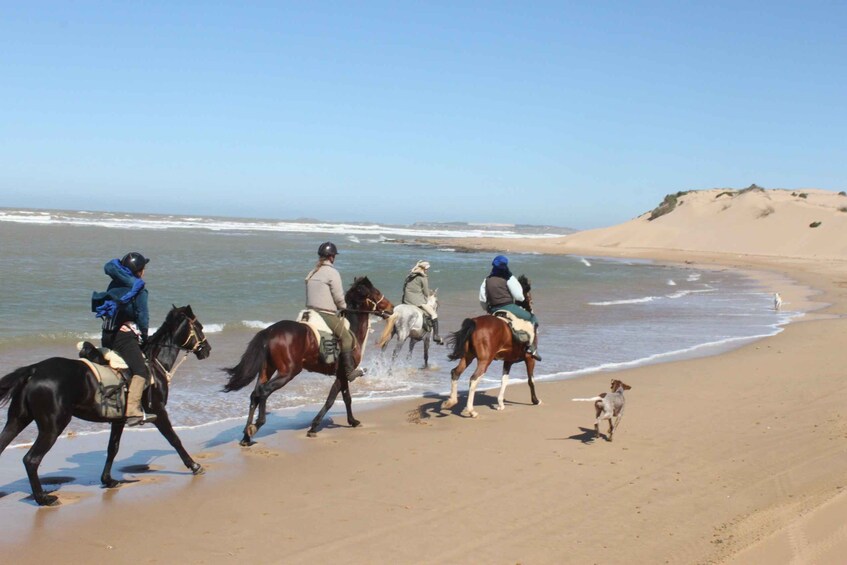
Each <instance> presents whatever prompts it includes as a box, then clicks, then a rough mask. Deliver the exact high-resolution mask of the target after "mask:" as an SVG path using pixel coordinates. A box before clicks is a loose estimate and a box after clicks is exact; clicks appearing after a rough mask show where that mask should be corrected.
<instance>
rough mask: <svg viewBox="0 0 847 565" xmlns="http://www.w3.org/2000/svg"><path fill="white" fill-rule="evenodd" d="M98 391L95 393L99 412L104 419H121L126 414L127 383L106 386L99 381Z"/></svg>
mask: <svg viewBox="0 0 847 565" xmlns="http://www.w3.org/2000/svg"><path fill="white" fill-rule="evenodd" d="M97 384H98V390H97V391H96V392H95V393H94V401H95V403H96V405H97V410H98V412H99V414H100V416H102V417H103V418H108V419H110V420H112V419H120V418H123V417H124V415H125V414H126V395H127V387H126V383H125V382H122V383H119V384H116V385H104V384H103V383H102V382H99V381H98V383H97Z"/></svg>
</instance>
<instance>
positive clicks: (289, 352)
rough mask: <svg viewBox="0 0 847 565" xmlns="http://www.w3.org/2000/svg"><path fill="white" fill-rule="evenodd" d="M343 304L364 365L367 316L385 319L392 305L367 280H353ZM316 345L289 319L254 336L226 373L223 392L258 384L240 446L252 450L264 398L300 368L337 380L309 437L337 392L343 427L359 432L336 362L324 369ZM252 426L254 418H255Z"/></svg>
mask: <svg viewBox="0 0 847 565" xmlns="http://www.w3.org/2000/svg"><path fill="white" fill-rule="evenodd" d="M344 299H345V301H346V302H347V309H346V310H345V311H344V315H345V317H346V318H347V319H348V320H349V321H350V329H351V330H352V332H353V335H355V336H356V344H355V346H354V348H353V358H354V360H355V362H356V364H358V363H359V362H360V361H361V360H362V354H363V352H364V344H365V340H366V339H367V337H368V328H369V326H370V315H371V314H376V315H377V316H382V317H387V316H389V315H390V314H391V313H392V312H393V310H394V305H392V304H391V302H390V301H389V300H388V299H387V298H385V295H383V294H382V293H381V292H380V291H379V290H378V289H377V288H376V287H374V286H373V285H372V284H371V282H370V281H369V280H368V278H367V277H360V278H357V279H356V280H355V281H354V282H353V285H352V286H351V287H350V290H348V291H347V293H346V294H345V295H344ZM318 345H319V344H318V340H317V338H316V337H315V334H314V332H313V331H312V329H311V328H309V327H308V326H307V325H306V324H304V323H301V322H295V321H292V320H282V321H281V322H277V323H275V324H273V325H271V326H268V327H267V328H265V329H263V330H262V331H260V332H258V333H257V334H256V335H255V336H254V337H253V339H251V340H250V343H249V344H248V345H247V349H246V350H245V351H244V354H243V355H242V356H241V361H239V363H238V365H236V366H235V367H231V368H228V369H224V371H225V372H226V373H227V374H229V376H230V378H229V381H228V382H227V383H226V385H224V392H231V391H234V390H239V389H242V388H244V387H245V386H247V385H248V384H250V383H251V382H253V380H254V379H255V380H256V386H255V388H254V389H253V392H252V393H251V394H250V412H249V414H248V416H247V425H246V426H245V427H244V437H243V438H242V439H241V442H240V444H241V445H245V446H247V445H252V444H253V443H255V442H253V440H252V438H253V436H255V435H256V432H258V431H259V428H261V427H262V426H263V425H264V424H265V421H266V416H265V415H266V405H267V401H268V397H269V396H270V395H271V393H273V392H274V391H275V390H277V389H280V388H282V387H283V386H285V385H286V384H288V383H289V382H290V381H291V379H293V378H294V377H296V376H297V375H298V374H300V372H301V371H302V370H303V369H306V370H307V371H311V372H313V373H323V374H324V375H335V382H334V383H333V384H332V388H330V390H329V395H328V396H327V398H326V403H325V404H324V407H323V408H322V409H321V411H320V412H318V415H317V416H315V419H314V420H312V425H311V427H310V428H309V432H308V434H307V435H308V436H309V437H315V436H316V435H317V430H318V425H319V424H320V422H321V420H322V419H323V417H324V415H325V414H326V413H327V411H329V409H330V408H331V407H332V405H333V404H334V403H335V399H336V398H337V397H338V393H339V391H340V392H341V396H342V397H343V398H344V404H345V406H346V407H347V422H348V423H349V424H350V426H351V427H354V428H355V427H358V426H359V425H360V424H361V422H359V421H358V420H357V419H356V418H354V417H353V410H352V406H351V403H352V399H351V398H350V387H349V383H348V382H347V379H346V378H345V376H344V374H343V370H342V368H341V366H340V365H341V364H340V363H338V362H335V363H332V364H327V363H324V362H323V361H322V360H321V358H320V352H319V350H318ZM256 408H258V409H259V412H258V414H257V415H256V421H255V422H253V415H254V414H255V413H256Z"/></svg>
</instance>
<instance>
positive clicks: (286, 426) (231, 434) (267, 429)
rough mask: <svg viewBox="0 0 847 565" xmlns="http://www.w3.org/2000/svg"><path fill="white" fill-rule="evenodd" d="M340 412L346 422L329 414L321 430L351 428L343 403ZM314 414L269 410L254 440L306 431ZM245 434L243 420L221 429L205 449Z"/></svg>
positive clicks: (235, 440)
mask: <svg viewBox="0 0 847 565" xmlns="http://www.w3.org/2000/svg"><path fill="white" fill-rule="evenodd" d="M339 410H340V411H339V413H338V414H335V415H337V416H339V418H340V421H342V422H344V423H343V424H337V423H336V422H335V420H334V419H333V415H331V414H328V415H326V416H324V419H323V420H322V421H321V425H320V428H319V430H331V429H334V428H349V427H350V426H349V425H348V424H347V414H346V412H344V411H343V405H342V407H341V408H340V409H339ZM313 418H314V415H310V414H306V413H303V414H295V415H293V416H281V415H277V414H274V413H273V412H268V414H267V416H266V420H265V424H264V425H263V426H262V427H261V428H259V431H258V432H257V433H256V435H255V436H253V437H252V439H253V441H255V440H257V439H261V438H264V437H268V436H271V435H273V434H275V433H277V432H287V431H298V430H303V432H304V433H305V432H306V430H308V429H309V426H310V425H311V423H312V419H313ZM243 436H244V423H243V422H241V423H239V424H238V425H236V426H233V427H231V428H227V429H225V430H221V431H220V432H218V434H217V435H215V437H213V438H211V439H209V440H208V441H205V442H204V443H203V448H204V449H209V448H212V447H218V446H221V445H226V444H230V443H238V442H239V441H241V438H242V437H243Z"/></svg>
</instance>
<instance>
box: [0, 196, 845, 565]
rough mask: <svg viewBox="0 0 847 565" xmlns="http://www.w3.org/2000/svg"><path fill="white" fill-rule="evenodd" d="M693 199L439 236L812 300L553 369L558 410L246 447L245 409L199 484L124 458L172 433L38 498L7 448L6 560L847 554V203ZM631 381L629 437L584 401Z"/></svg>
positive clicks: (423, 413) (418, 406) (290, 437)
mask: <svg viewBox="0 0 847 565" xmlns="http://www.w3.org/2000/svg"><path fill="white" fill-rule="evenodd" d="M680 200H681V201H682V203H683V204H682V205H678V207H677V208H676V209H675V210H673V211H671V212H669V213H667V214H665V215H663V216H661V217H658V218H656V219H654V220H652V221H650V220H648V219H647V218H646V216H648V215H649V214H646V215H644V216H641V217H639V218H636V219H634V220H632V221H631V222H628V223H626V224H622V225H620V226H615V227H612V228H606V229H602V230H590V231H586V232H579V233H577V234H574V235H573V236H567V237H563V238H558V239H544V240H537V239H525V240H508V241H506V240H497V239H479V240H464V239H463V240H461V241H460V242H458V241H454V242H445V241H439V242H438V243H439V245H448V246H456V247H458V246H462V247H468V248H472V249H486V250H497V251H499V252H507V253H520V252H532V253H542V254H558V253H568V254H574V255H581V256H585V257H592V256H617V257H637V258H648V259H652V260H655V261H658V262H666V263H689V264H694V265H697V266H700V267H702V268H713V269H727V268H729V269H739V270H744V271H748V272H751V273H755V275H754V276H756V277H757V278H758V279H759V280H760V281H761V283H762V286H763V288H766V289H770V290H771V291H773V292H779V293H780V294H781V296H782V299H783V301H784V303H785V304H786V306H788V305H790V307H791V308H792V309H795V310H802V311H806V312H807V313H806V315H805V316H803V317H801V318H799V320H798V321H796V322H793V323H791V324H789V325H788V326H787V327H786V328H785V330H784V331H783V332H781V333H780V334H778V335H776V336H773V337H770V338H766V339H762V340H759V341H756V342H754V343H752V344H749V345H746V346H743V347H741V348H738V349H735V350H733V351H730V352H727V353H724V354H721V355H717V356H712V357H705V358H698V359H691V360H684V361H675V362H670V363H663V364H658V365H649V366H643V367H638V368H634V369H628V370H622V371H615V372H601V373H597V374H593V375H589V376H585V377H581V378H578V379H574V380H568V381H561V382H541V383H539V384H538V385H537V388H538V394H539V397H540V398H541V400H542V404H541V405H540V406H533V405H532V404H531V403H530V399H529V391H528V389H527V387H526V385H525V384H524V383H522V382H514V380H513V383H512V384H511V385H510V387H509V389H508V391H507V393H506V400H507V404H506V409H505V410H504V411H502V412H500V411H496V410H495V409H494V407H495V406H496V394H497V391H496V390H494V391H487V392H483V393H482V394H478V395H477V401H476V403H477V404H478V405H479V407H478V410H479V411H480V417H479V418H478V419H475V420H473V419H469V418H463V417H461V416H460V415H459V413H460V410H461V408H462V406H463V403H460V405H459V406H458V407H456V408H455V409H454V410H453V411H442V410H441V403H442V400H444V398H442V397H433V398H421V399H413V400H408V401H405V402H400V403H396V404H390V405H387V406H383V407H379V408H375V409H372V410H368V411H367V412H362V413H359V414H358V416H359V417H360V419H361V420H362V422H363V427H361V428H360V429H349V428H348V427H347V426H346V422H345V421H344V419H343V418H338V417H335V418H334V420H335V422H336V423H337V424H338V425H330V426H327V427H325V428H324V429H323V430H322V431H321V433H320V435H319V437H318V438H316V439H308V438H306V437H305V426H300V425H299V424H297V423H291V422H275V421H273V420H271V423H270V424H269V425H268V426H267V427H266V429H264V430H263V434H261V435H260V437H259V438H258V440H259V441H258V443H257V444H256V445H254V446H252V447H250V448H241V447H239V446H238V445H237V441H236V438H237V433H238V431H239V430H240V428H241V425H242V423H241V422H230V423H229V424H228V425H227V426H225V427H224V428H223V429H222V430H219V431H217V432H213V431H211V430H207V431H206V432H202V431H201V433H198V434H197V435H196V437H194V439H192V440H189V441H187V442H186V443H188V444H189V446H190V447H189V448H190V450H192V451H193V453H194V454H195V455H196V456H197V457H198V459H199V460H201V461H202V462H203V464H204V465H205V466H206V467H207V469H208V472H207V473H206V475H204V476H199V477H192V476H191V475H190V473H188V472H187V471H186V470H185V469H184V468H183V467H182V466H181V465H180V464H179V463H178V460H177V459H176V457H175V456H173V457H162V458H160V459H157V460H156V464H155V466H154V468H153V469H151V471H152V472H140V471H146V470H147V469H141V468H136V469H133V468H132V465H128V463H127V461H129V463H134V462H143V461H144V460H145V459H146V458H148V457H147V454H145V453H139V451H142V452H143V451H145V450H147V451H150V452H152V453H159V452H165V451H166V450H168V446H167V445H166V444H165V442H164V440H162V439H161V438H160V437H158V436H157V435H153V434H155V432H153V434H147V433H144V434H129V437H128V438H127V440H126V442H125V443H124V445H123V446H122V454H121V456H119V458H118V459H119V464H118V467H119V468H120V467H121V465H123V467H124V469H125V471H124V473H123V474H124V475H127V476H132V477H135V478H137V479H139V482H137V483H133V484H129V485H126V486H124V487H122V488H120V489H116V490H100V489H98V488H96V486H93V485H96V482H97V479H98V477H99V466H100V465H101V464H102V460H101V459H98V454H97V453H88V454H86V455H87V456H86V457H83V458H82V459H81V460H80V461H81V463H80V464H79V467H80V468H81V469H83V471H84V475H85V480H87V481H89V484H88V486H86V485H78V483H77V482H73V481H69V484H61V485H60V488H59V492H58V494H59V496H60V499H61V500H62V502H63V503H64V504H63V505H62V506H60V507H58V508H37V507H35V506H34V505H33V504H32V503H31V502H27V501H26V500H25V498H24V495H25V494H27V493H28V485H27V484H26V481H25V476H24V471H23V466H22V465H21V464H20V457H21V456H22V455H23V452H24V451H23V450H22V449H14V450H7V451H6V452H5V453H3V456H2V457H3V465H4V468H5V467H8V466H10V465H12V466H16V467H15V468H16V472H18V473H19V477H20V481H19V482H16V483H14V485H13V486H14V487H15V488H14V489H10V488H8V486H7V488H6V492H5V493H4V494H5V496H3V497H2V498H0V506H2V508H3V516H2V517H0V523H2V525H3V530H4V531H5V532H6V533H5V534H3V536H2V537H0V540H2V546H0V547H2V550H3V553H4V554H5V555H13V556H14V562H15V563H44V562H45V561H47V560H51V561H59V562H62V563H83V562H91V561H92V560H106V559H108V560H111V561H113V562H118V563H130V562H142V563H169V562H187V563H231V562H245V561H247V560H256V561H259V562H271V563H327V562H331V561H336V560H343V561H345V562H348V563H523V564H531V563H738V564H741V563H798V564H799V563H804V564H805V563H822V564H825V563H841V562H843V554H844V552H845V551H847V526H845V524H847V488H845V487H847V477H845V472H844V471H845V468H847V418H845V416H847V415H845V408H844V406H845V404H844V395H845V394H847V380H845V378H844V377H845V372H846V371H847V369H845V367H847V348H846V347H844V336H845V335H847V237H845V234H847V213H845V212H843V211H841V209H840V208H841V207H843V206H847V197H843V196H839V195H836V194H834V193H831V192H825V191H808V194H807V196H806V197H799V196H796V195H795V196H792V195H791V191H785V192H782V191H767V192H764V191H762V192H759V191H750V192H745V193H737V194H729V195H721V194H720V191H702V192H699V193H691V194H689V195H685V196H682V197H681V198H680ZM768 210H769V211H768ZM763 211H765V212H767V213H764V212H763ZM813 222H821V223H820V225H819V226H817V227H815V228H811V227H810V223H813ZM542 317H543V314H542ZM544 345H545V346H547V347H551V346H555V347H562V348H567V344H566V343H561V344H544ZM497 370H498V371H499V367H498V369H497ZM523 374H524V373H523V370H522V369H515V370H513V377H517V378H518V379H519V378H520V377H522V376H523ZM613 378H614V379H620V380H622V381H624V382H626V383H628V384H629V385H631V386H632V389H631V390H630V391H628V392H627V409H626V416H625V417H624V418H623V421H622V424H621V427H620V430H619V431H618V432H616V434H615V440H614V442H607V441H605V440H603V439H599V440H594V439H593V419H594V418H593V408H592V406H591V404H590V403H584V402H572V401H571V399H572V398H574V397H589V396H594V395H596V394H598V393H601V392H605V391H606V390H608V387H609V381H610V380H611V379H613ZM467 379H468V375H467V374H466V375H464V376H463V378H462V380H461V384H460V391H461V392H464V391H466V390H467ZM462 400H463V399H462ZM4 417H5V415H4ZM601 429H603V430H605V425H604V426H603V428H601ZM154 438H155V439H154ZM69 443H71V442H69ZM104 448H105V441H104V442H103V447H102V448H100V449H101V451H100V453H99V455H100V456H102V449H104ZM10 460H11V461H10ZM127 468H128V470H127ZM133 470H135V471H139V472H136V473H133ZM57 482H59V483H61V482H62V481H61V480H59V481H57ZM13 490H14V492H12V491H13Z"/></svg>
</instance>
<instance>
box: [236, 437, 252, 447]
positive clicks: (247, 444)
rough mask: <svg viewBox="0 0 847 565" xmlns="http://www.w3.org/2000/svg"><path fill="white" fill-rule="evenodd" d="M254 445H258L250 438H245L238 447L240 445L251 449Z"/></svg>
mask: <svg viewBox="0 0 847 565" xmlns="http://www.w3.org/2000/svg"><path fill="white" fill-rule="evenodd" d="M254 443H256V442H255V441H253V440H251V439H250V438H249V437H246V436H245V437H244V439H242V440H241V441H239V442H238V445H240V446H241V447H250V446H251V445H253V444H254Z"/></svg>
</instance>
